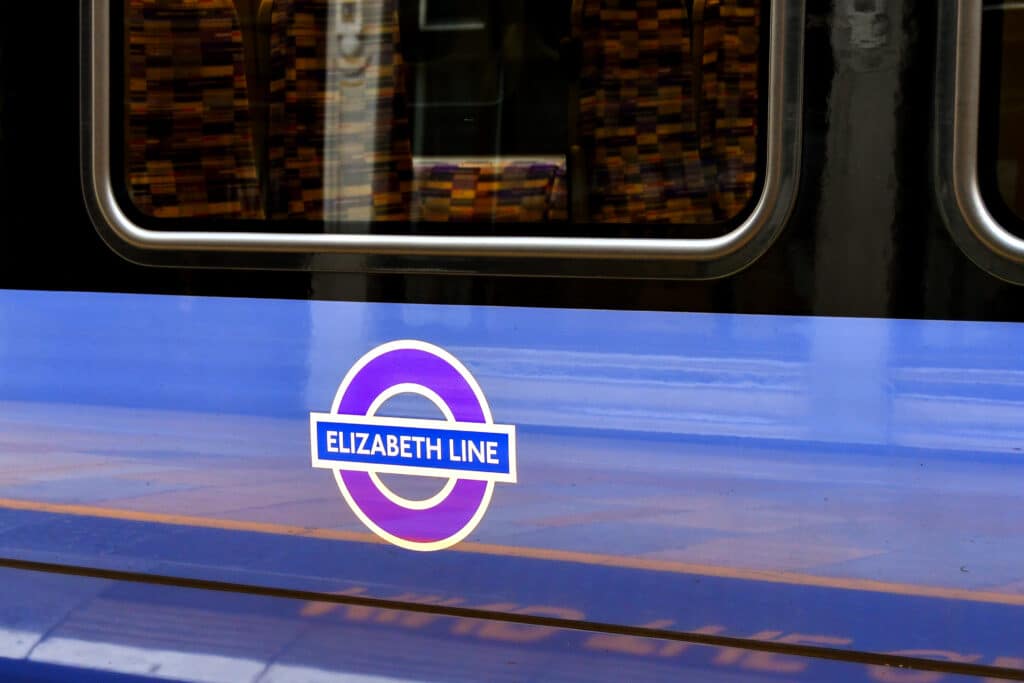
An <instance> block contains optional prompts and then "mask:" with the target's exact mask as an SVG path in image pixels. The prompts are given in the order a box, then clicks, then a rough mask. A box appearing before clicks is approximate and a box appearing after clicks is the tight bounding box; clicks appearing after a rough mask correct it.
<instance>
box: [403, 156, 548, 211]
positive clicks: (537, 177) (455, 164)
mask: <svg viewBox="0 0 1024 683" xmlns="http://www.w3.org/2000/svg"><path fill="white" fill-rule="evenodd" d="M414 168H415V171H416V173H415V186H414V188H415V189H414V192H413V204H414V219H415V220H418V221H427V222H460V221H474V222H494V223H507V222H513V223H515V222H523V223H537V222H553V221H565V220H566V219H567V218H568V202H567V193H566V184H565V160H564V158H547V159H422V160H421V159H417V160H416V162H415V165H414Z"/></svg>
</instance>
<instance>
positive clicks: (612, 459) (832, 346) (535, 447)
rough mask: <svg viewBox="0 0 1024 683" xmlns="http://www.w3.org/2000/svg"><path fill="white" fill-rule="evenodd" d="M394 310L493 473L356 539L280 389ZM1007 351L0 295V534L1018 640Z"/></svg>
mask: <svg viewBox="0 0 1024 683" xmlns="http://www.w3.org/2000/svg"><path fill="white" fill-rule="evenodd" d="M403 338H418V339H421V340H424V341H429V342H431V343H435V344H438V345H440V346H442V347H445V348H447V349H448V350H449V351H451V352H452V353H453V354H455V355H456V356H457V357H459V358H460V359H461V360H462V361H463V362H464V363H465V364H466V365H467V367H468V368H469V369H470V370H471V371H472V372H473V373H474V375H475V376H476V378H477V380H478V381H479V382H480V384H481V386H482V388H483V391H484V393H485V394H486V395H487V398H488V400H489V401H490V404H491V407H492V410H493V412H494V415H495V418H496V420H498V421H500V422H505V423H509V424H515V425H517V427H518V430H519V464H518V467H519V483H517V484H515V485H501V486H499V488H498V490H497V491H496V493H495V496H494V500H493V501H492V504H491V507H490V510H489V512H488V513H487V515H486V517H485V518H484V519H483V521H482V522H481V524H480V526H479V527H478V528H477V529H476V531H475V532H474V533H473V534H472V535H471V536H470V537H469V539H468V540H467V541H466V542H464V543H462V544H460V545H458V546H456V547H455V548H454V549H452V550H449V551H443V552H439V553H433V554H422V553H414V552H410V551H405V550H401V549H398V548H395V547H392V546H388V545H382V544H381V543H379V542H377V540H376V539H375V537H373V536H372V535H371V534H369V533H368V532H367V531H366V530H365V528H364V527H363V526H362V525H361V524H360V523H359V522H358V520H356V518H355V517H354V515H353V514H352V513H351V512H350V511H349V510H348V509H347V508H346V505H345V503H344V501H343V499H342V498H341V496H340V494H339V492H338V490H337V487H336V486H335V483H334V481H333V479H332V477H331V476H330V475H329V473H326V472H323V471H318V470H314V469H312V468H311V467H310V461H309V442H308V439H309V435H308V413H309V412H310V411H321V410H325V409H326V408H328V407H329V405H330V401H331V399H332V397H333V394H334V391H335V389H336V388H337V384H338V383H339V382H340V380H341V377H342V376H343V375H344V374H345V372H346V371H347V370H348V368H349V366H350V365H351V364H352V363H353V362H354V361H355V360H356V359H358V358H359V357H360V356H361V355H362V354H363V353H365V352H366V351H367V350H368V349H370V348H372V347H373V346H376V345H377V344H379V343H382V342H385V341H390V340H394V339H403ZM636 339H644V340H648V343H647V344H646V345H645V346H644V347H643V348H642V349H640V348H637V345H636V343H635V340H636ZM1022 347H1024V328H1022V327H1020V326H1016V325H1007V324H989V323H949V322H934V321H925V322H919V321H899V320H853V319H838V318H832V319H829V318H784V317H752V316H726V315H697V314H669V313H641V312H637V313H625V312H602V311H570V310H562V311H545V310H533V309H498V308H459V307H440V306H400V305H387V304H342V303H330V302H321V303H316V302H312V303H311V302H295V301H272V300H237V299H236V300H232V299H203V298H184V297H145V296H124V295H95V294H75V293H42V292H4V293H3V294H2V295H0V381H2V384H0V392H2V396H3V401H4V402H3V410H2V414H0V421H2V427H3V429H2V434H3V439H2V442H0V554H2V555H4V556H6V557H12V558H19V559H31V560H39V561H46V562H59V563H65V564H76V565H83V566H89V567H107V568H114V569H128V570H138V571H146V572H152V573H157V574H163V575H171V576H179V577H193V578H202V579H216V580H226V581H233V582H238V583H243V584H252V585H261V586H271V587H283V588H296V589H310V590H317V591H329V592H337V591H347V592H351V593H353V594H357V595H362V596H367V597H376V598H388V599H397V600H402V601H406V602H415V603H426V604H431V603H442V604H453V605H465V606H473V607H481V608H485V609H492V610H495V611H519V612H522V613H529V614H538V615H543V616H552V617H558V618H565V619H570V620H572V619H576V620H580V619H585V620H591V621H597V622H605V623H617V624H628V625H641V624H651V623H657V624H659V627H661V628H670V629H674V630H679V631H683V632H692V631H697V630H701V629H712V632H714V633H722V634H728V635H733V636H739V637H751V638H755V639H768V640H771V639H775V638H784V637H787V634H788V635H790V636H792V635H793V634H803V635H807V636H809V637H812V638H823V639H826V640H825V641H823V642H828V643H829V644H830V645H832V646H835V647H841V648H849V649H854V650H867V651H898V650H907V649H910V650H934V651H951V652H956V653H963V654H964V655H965V656H970V657H975V656H976V659H975V660H972V661H982V662H989V663H991V662H993V661H995V660H996V659H998V658H1000V657H1004V658H1005V657H1021V656H1024V650H1022V649H1021V647H1022V646H1021V642H1020V640H1019V638H1018V637H1017V635H1018V634H1019V628H1020V625H1021V624H1022V618H1024V590H1022V589H1024V570H1022V569H1021V568H1022V566H1024V561H1022V560H1024V548H1022V547H1021V546H1020V544H1019V543H1018V541H1019V538H1020V537H1021V531H1022V527H1024V489H1022V487H1021V485H1020V482H1021V480H1022V477H1024V460H1022V455H1021V448H1022V447H1024V444H1022V442H1021V439H1020V437H1021V433H1020V432H1021V429H1020V424H1019V417H1020V415H1022V414H1024V413H1022V410H1024V381H1022V378H1024V354H1022V353H1021V349H1022ZM385 408H386V409H387V410H388V412H389V413H390V414H395V415H402V416H405V417H439V414H437V413H436V410H435V409H433V408H432V407H430V406H425V405H424V404H420V403H415V402H405V403H403V402H401V401H400V400H398V399H396V400H395V402H394V404H393V405H392V404H390V403H389V404H388V405H387V406H385ZM431 411H434V413H431ZM396 489H397V490H398V491H400V492H401V491H407V492H409V493H407V495H412V496H416V495H420V496H423V495H429V494H430V493H432V491H430V490H424V489H423V488H422V487H420V488H415V487H412V488H410V487H409V485H408V484H407V483H398V484H396ZM881 625H885V627H884V628H881V627H880V626H881Z"/></svg>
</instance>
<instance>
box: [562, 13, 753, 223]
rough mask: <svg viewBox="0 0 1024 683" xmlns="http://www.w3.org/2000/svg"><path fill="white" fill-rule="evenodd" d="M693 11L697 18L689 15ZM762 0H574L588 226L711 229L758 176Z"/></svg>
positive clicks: (747, 193) (741, 202)
mask: <svg viewBox="0 0 1024 683" xmlns="http://www.w3.org/2000/svg"><path fill="white" fill-rule="evenodd" d="M691 8H692V11H693V14H692V15H691ZM759 8H760V0H695V1H694V2H692V3H690V2H684V1H682V0H574V3H573V32H574V37H575V39H576V40H577V42H578V44H579V45H580V50H581V63H580V77H579V85H578V88H579V108H578V113H577V118H578V121H579V131H578V133H577V135H578V141H579V146H580V163H581V164H582V166H583V170H582V173H574V177H581V178H582V181H581V183H582V186H581V187H580V188H579V191H580V192H581V193H582V194H583V196H585V201H584V206H585V210H586V212H587V214H588V215H589V218H590V220H593V221H596V222H605V223H620V222H629V223H684V224H685V223H691V224H692V223H712V222H716V221H720V220H727V219H729V218H731V217H733V216H735V215H736V214H737V213H738V212H739V210H741V209H742V207H743V206H744V205H745V204H746V201H747V200H748V199H749V196H750V194H751V193H752V191H753V182H754V180H755V179H756V161H757V159H756V157H757V147H756V122H757V87H756V85H757V68H758V64H757V56H758V42H759V40H758V39H759V33H758V29H757V26H758V22H759V20H760V11H759Z"/></svg>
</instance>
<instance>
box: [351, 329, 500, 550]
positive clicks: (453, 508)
mask: <svg viewBox="0 0 1024 683" xmlns="http://www.w3.org/2000/svg"><path fill="white" fill-rule="evenodd" d="M410 382H411V383H415V384H420V385H423V386H425V387H427V388H428V389H430V390H432V391H434V392H435V393H436V394H437V395H438V396H440V397H441V400H443V401H444V402H445V403H447V404H448V407H449V408H450V409H451V411H452V416H453V417H454V418H455V420H456V421H458V422H486V421H487V420H486V419H485V417H484V411H483V408H482V407H481V405H480V402H479V401H478V400H477V397H476V394H475V393H474V391H473V388H472V387H471V386H470V385H469V382H467V381H466V378H465V377H463V376H462V374H461V373H460V372H459V371H458V370H456V369H455V368H454V367H452V365H451V364H450V363H448V361H446V360H445V359H443V358H440V357H438V356H435V355H434V354H432V353H429V352H427V351H422V350H420V349H395V350H393V351H388V352H387V353H384V354H382V355H380V356H377V357H376V358H374V359H373V360H371V361H370V362H369V363H367V364H366V365H365V366H364V367H363V368H362V369H361V370H360V371H359V372H358V373H357V374H356V376H355V377H353V378H352V381H351V382H350V383H349V385H348V388H347V389H346V390H345V394H344V396H342V397H341V401H340V402H339V404H338V413H339V414H341V415H366V413H367V411H368V410H369V409H370V406H371V405H372V404H373V402H374V401H375V400H376V399H377V397H378V396H380V395H381V393H383V392H384V391H386V390H387V389H389V388H391V387H393V386H395V385H396V384H404V383H410ZM340 476H341V478H342V480H343V481H344V482H345V487H346V488H347V489H348V492H349V495H351V496H352V500H353V501H354V502H355V504H356V505H358V506H359V508H360V509H361V510H362V511H363V514H365V515H366V516H367V517H369V518H370V519H371V520H372V521H373V522H374V523H375V524H376V525H377V526H379V527H380V528H381V529H382V530H384V531H386V532H387V533H389V534H391V535H392V536H397V537H398V538H401V539H404V540H406V541H409V542H413V543H436V542H438V541H443V540H446V539H449V538H451V537H452V536H454V535H455V534H457V533H459V532H460V531H461V530H462V529H464V528H465V527H466V525H467V524H469V522H470V521H471V520H472V519H473V517H474V515H476V513H477V510H479V508H480V504H481V503H482V502H483V500H484V496H485V495H486V492H487V482H484V481H477V480H471V479H459V480H457V481H456V483H455V486H454V488H452V490H451V492H450V493H449V494H448V496H447V497H446V498H445V499H444V500H442V501H441V502H439V503H438V504H437V505H435V506H434V507H432V508H428V509H425V510H410V509H408V508H406V507H402V506H401V505H398V504H396V503H394V502H393V501H391V500H389V499H388V498H387V497H386V496H384V494H383V493H381V492H380V490H379V489H378V488H377V486H376V485H375V484H374V483H373V480H372V479H371V478H370V475H369V474H368V473H367V472H352V471H346V470H342V471H341V472H340Z"/></svg>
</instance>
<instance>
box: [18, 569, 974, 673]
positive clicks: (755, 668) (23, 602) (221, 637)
mask: <svg viewBox="0 0 1024 683" xmlns="http://www.w3.org/2000/svg"><path fill="white" fill-rule="evenodd" d="M0 583H2V584H3V585H4V586H5V588H7V589H9V590H10V591H11V592H10V593H8V594H7V595H8V596H9V597H8V599H5V600H4V601H2V602H0V677H2V678H3V679H4V680H15V679H17V678H19V677H24V678H29V677H31V680H34V681H67V680H75V681H83V680H84V681H115V682H117V683H120V682H122V681H123V682H124V683H129V682H132V683H133V682H135V681H144V680H154V679H162V680H166V679H173V680H189V681H204V682H209V683H247V682H250V681H251V682H253V683H285V682H287V683H300V682H301V683H322V682H324V683H325V682H326V681H338V680H344V681H353V682H355V683H412V682H413V681H423V682H427V681H438V682H441V681H444V682H449V681H481V680H486V681H509V682H511V681H588V682H589V681H598V682H602V681H609V682H610V681H625V680H643V681H679V680H699V681H709V682H715V683H726V682H728V683H741V682H750V683H755V682H761V681H824V680H827V681H837V682H843V683H846V682H850V683H855V682H858V683H859V682H861V681H864V682H867V683H870V682H871V681H882V682H889V683H899V682H901V681H902V682H906V683H913V682H915V681H917V682H921V681H928V682H931V681H944V682H948V683H956V682H957V681H967V680H981V679H977V678H966V677H962V676H953V675H943V674H940V673H930V672H914V671H900V670H896V669H892V668H886V667H884V666H877V665H865V664H852V663H843V662H832V661H825V660H817V659H806V658H799V657H791V656H784V655H778V654H775V653H771V652H750V651H743V650H739V649H734V648H720V647H710V646H701V645H692V644H688V643H681V642H673V641H664V640H656V639H644V638H636V637H630V636H613V635H607V634H603V633H593V632H587V631H569V630H562V629H555V628H548V627H542V626H524V625H515V624H503V623H498V622H489V621H480V620H473V619H457V618H451V617H439V616H434V615H425V614H418V613H414V612H400V611H393V610H384V609H375V608H361V607H346V606H339V605H332V604H329V603H322V602H301V601H293V600H282V599H270V598H258V597H254V596H241V595H234V594H228V593H211V592H204V591H199V590H190V589H182V588H171V589H168V588H159V589H157V588H154V587H152V586H146V585H142V584H131V583H117V582H109V581H103V580H97V579H82V578H69V577H56V576H51V575H46V574H35V573H32V572H16V571H10V570H4V571H0Z"/></svg>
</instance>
